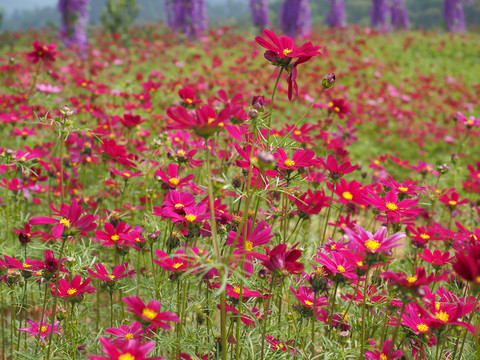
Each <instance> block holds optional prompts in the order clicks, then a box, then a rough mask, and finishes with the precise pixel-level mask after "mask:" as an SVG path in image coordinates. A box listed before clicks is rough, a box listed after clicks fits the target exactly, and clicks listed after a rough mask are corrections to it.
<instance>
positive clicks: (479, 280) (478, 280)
mask: <svg viewBox="0 0 480 360" xmlns="http://www.w3.org/2000/svg"><path fill="white" fill-rule="evenodd" d="M475 282H476V283H477V284H480V275H479V276H477V277H476V278H475Z"/></svg>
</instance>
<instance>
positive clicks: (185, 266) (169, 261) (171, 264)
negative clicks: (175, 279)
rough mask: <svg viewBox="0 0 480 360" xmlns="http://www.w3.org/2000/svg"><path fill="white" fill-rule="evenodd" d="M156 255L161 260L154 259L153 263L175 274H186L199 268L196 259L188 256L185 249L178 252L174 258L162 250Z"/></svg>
mask: <svg viewBox="0 0 480 360" xmlns="http://www.w3.org/2000/svg"><path fill="white" fill-rule="evenodd" d="M155 255H157V257H158V258H159V259H160V260H156V259H154V260H153V262H154V263H155V264H157V265H158V266H160V267H161V268H163V269H165V270H167V271H171V272H174V273H184V272H186V271H189V270H190V269H193V268H195V267H197V266H198V263H197V262H196V260H195V258H194V257H192V256H188V255H186V254H185V251H184V250H183V249H179V250H177V251H176V252H175V255H173V256H172V257H170V256H168V254H167V253H165V252H163V251H161V250H156V251H155Z"/></svg>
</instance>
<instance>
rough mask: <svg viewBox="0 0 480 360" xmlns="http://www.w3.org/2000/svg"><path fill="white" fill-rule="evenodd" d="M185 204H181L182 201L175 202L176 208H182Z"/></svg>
mask: <svg viewBox="0 0 480 360" xmlns="http://www.w3.org/2000/svg"><path fill="white" fill-rule="evenodd" d="M184 206H185V205H183V204H180V203H178V204H175V208H176V209H178V208H182V207H184Z"/></svg>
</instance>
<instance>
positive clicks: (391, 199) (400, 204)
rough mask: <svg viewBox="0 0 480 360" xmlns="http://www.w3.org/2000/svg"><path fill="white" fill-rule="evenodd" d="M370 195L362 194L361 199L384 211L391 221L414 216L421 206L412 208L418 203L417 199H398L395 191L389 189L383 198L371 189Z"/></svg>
mask: <svg viewBox="0 0 480 360" xmlns="http://www.w3.org/2000/svg"><path fill="white" fill-rule="evenodd" d="M369 195H370V196H366V195H363V199H364V200H365V202H367V204H370V205H373V206H374V207H375V208H377V209H378V210H379V211H381V212H385V213H386V214H387V217H388V218H389V219H390V221H391V222H399V221H400V218H402V217H409V218H411V217H415V216H417V215H418V214H419V213H420V212H421V211H422V210H423V208H412V207H413V206H416V205H417V203H418V199H415V200H413V199H405V200H402V201H398V196H397V192H396V191H395V190H390V191H389V192H387V193H386V195H385V199H382V198H380V197H379V196H378V195H377V194H375V193H374V192H373V191H370V192H369Z"/></svg>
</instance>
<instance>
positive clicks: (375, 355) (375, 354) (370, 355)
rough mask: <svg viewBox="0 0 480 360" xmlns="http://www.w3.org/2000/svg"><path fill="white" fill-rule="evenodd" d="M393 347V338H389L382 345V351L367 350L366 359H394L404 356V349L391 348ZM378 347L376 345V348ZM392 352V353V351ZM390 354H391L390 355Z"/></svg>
mask: <svg viewBox="0 0 480 360" xmlns="http://www.w3.org/2000/svg"><path fill="white" fill-rule="evenodd" d="M391 347H392V340H390V339H389V340H387V341H385V343H384V344H383V346H382V351H381V352H380V351H378V350H375V351H366V352H365V358H366V359H374V360H393V359H398V358H400V357H402V355H403V352H402V350H393V349H392V350H390V348H391ZM376 348H377V347H376V346H375V349H376ZM390 352H391V353H390ZM389 355H390V356H389Z"/></svg>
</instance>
